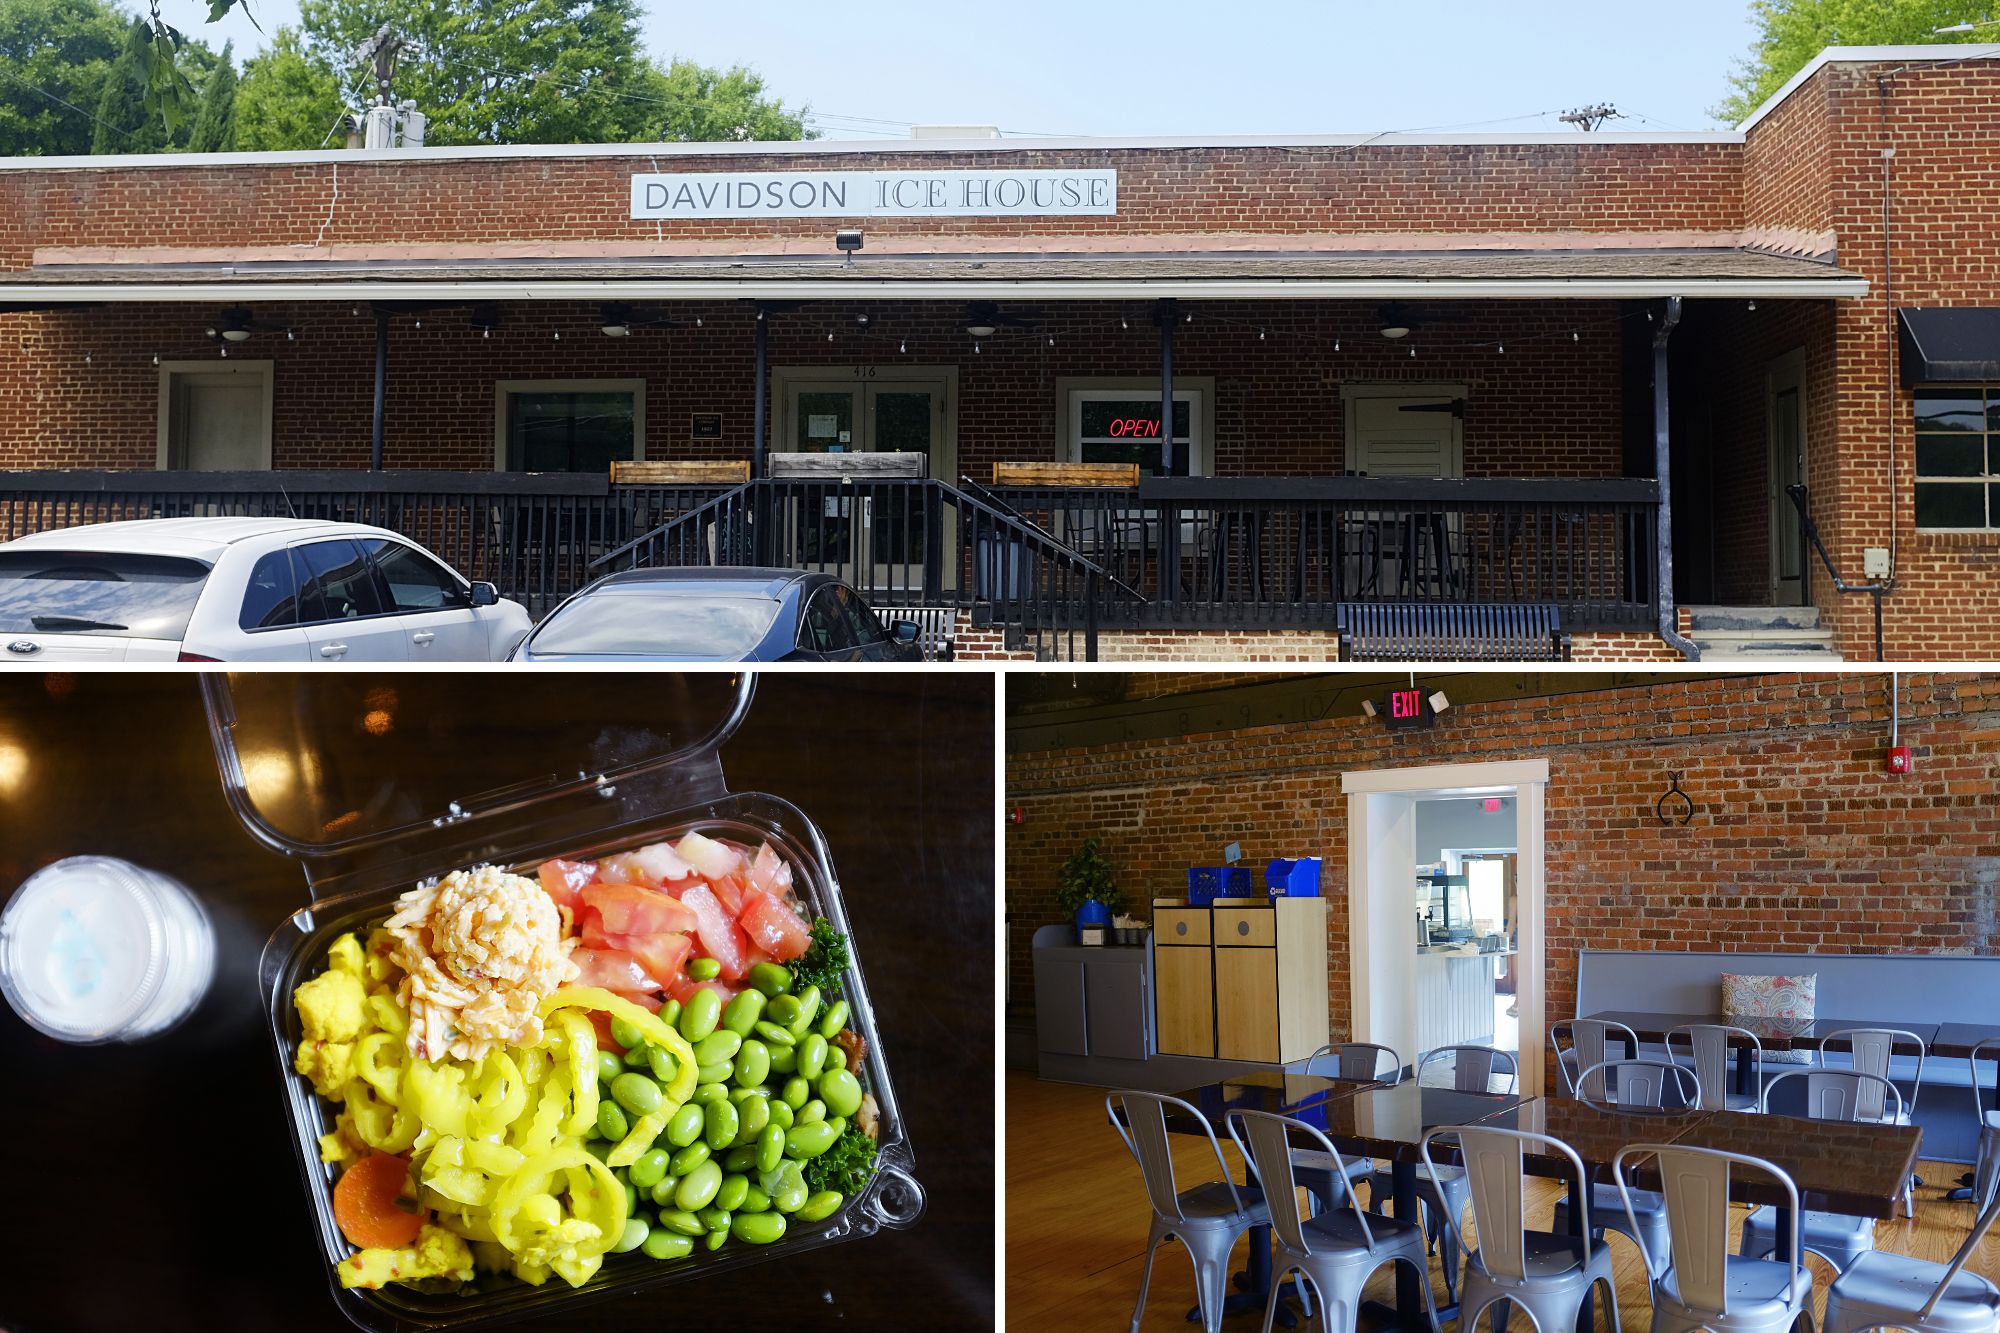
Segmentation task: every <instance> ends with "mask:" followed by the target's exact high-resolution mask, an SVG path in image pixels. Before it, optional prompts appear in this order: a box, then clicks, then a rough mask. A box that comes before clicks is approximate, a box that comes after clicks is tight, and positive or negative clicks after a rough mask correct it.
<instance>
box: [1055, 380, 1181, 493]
mask: <svg viewBox="0 0 2000 1333" xmlns="http://www.w3.org/2000/svg"><path fill="white" fill-rule="evenodd" d="M1201 397H1202V391H1201V390H1200V389H1180V388H1176V389H1175V390H1174V422H1173V430H1174V435H1173V439H1174V459H1173V467H1172V469H1171V470H1167V469H1164V468H1163V467H1162V465H1161V458H1160V453H1161V451H1160V391H1159V388H1158V386H1157V385H1155V386H1154V387H1153V389H1152V390H1151V391H1150V392H1149V391H1148V390H1146V389H1144V388H1120V387H1102V388H1093V387H1084V388H1074V389H1071V390H1070V393H1069V460H1070V461H1071V462H1073V463H1137V464H1138V465H1139V472H1140V475H1141V476H1149V477H1160V476H1175V477H1188V476H1195V477H1199V476H1206V475H1207V474H1208V440H1207V439H1206V438H1205V437H1204V435H1203V433H1202V401H1201Z"/></svg>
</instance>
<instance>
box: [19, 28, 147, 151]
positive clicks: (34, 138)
mask: <svg viewBox="0 0 2000 1333" xmlns="http://www.w3.org/2000/svg"><path fill="white" fill-rule="evenodd" d="M128 22H129V20H128V19H127V18H126V17H125V16H124V15H123V14H121V13H119V12H118V11H117V9H115V8H113V7H112V5H111V4H110V3H108V0H0V157H32V156H61V155H69V154H81V153H88V152H89V151H90V141H91V139H92V137H93V134H92V131H93V130H94V128H95V122H93V121H92V120H91V118H90V117H91V115H92V114H93V113H94V112H95V111H96V110H97V100H98V96H99V92H100V90H101V89H102V88H103V86H104V77H105V75H106V74H107V73H108V72H109V71H110V69H111V62H112V61H114V60H116V59H117V58H118V52H119V50H120V48H121V47H123V45H124V43H125V29H126V25H127V23H128Z"/></svg>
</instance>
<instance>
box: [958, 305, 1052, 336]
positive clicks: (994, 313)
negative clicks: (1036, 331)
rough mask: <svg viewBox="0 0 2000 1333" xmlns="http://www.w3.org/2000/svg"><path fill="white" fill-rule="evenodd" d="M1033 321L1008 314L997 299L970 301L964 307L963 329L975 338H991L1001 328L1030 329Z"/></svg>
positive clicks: (1033, 323)
mask: <svg viewBox="0 0 2000 1333" xmlns="http://www.w3.org/2000/svg"><path fill="white" fill-rule="evenodd" d="M1034 327H1035V322H1034V321H1033V320H1031V319H1027V318H1025V317H1023V316H1021V315H1010V314H1007V313H1006V312H1005V311H1003V310H1001V309H1000V304H999V302H997V301H971V302H968V303H967V304H966V307H965V331H966V332H967V333H969V334H971V335H972V336H973V337H975V338H991V337H992V336H993V335H994V334H995V333H997V332H999V331H1000V330H1001V329H1032V328H1034Z"/></svg>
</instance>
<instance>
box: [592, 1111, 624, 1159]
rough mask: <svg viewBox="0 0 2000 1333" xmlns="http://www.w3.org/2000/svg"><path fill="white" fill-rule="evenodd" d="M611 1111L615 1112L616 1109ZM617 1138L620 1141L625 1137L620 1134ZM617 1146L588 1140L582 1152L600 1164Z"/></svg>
mask: <svg viewBox="0 0 2000 1333" xmlns="http://www.w3.org/2000/svg"><path fill="white" fill-rule="evenodd" d="M612 1109H613V1110H617V1108H616V1107H613V1108H612ZM618 1137H619V1138H621V1139H622V1138H624V1137H625V1136H624V1135H623V1134H620V1135H619V1136H618ZM617 1146H618V1145H617V1144H616V1143H606V1142H605V1141H604V1140H603V1139H590V1140H588V1141H587V1142H586V1143H585V1144H584V1145H583V1150H584V1151H585V1152H587V1153H589V1154H590V1155H591V1156H592V1157H595V1158H596V1159H597V1160H598V1161H600V1162H601V1161H603V1160H604V1159H605V1158H607V1157H609V1156H610V1155H611V1150H612V1149H613V1148H615V1147H617Z"/></svg>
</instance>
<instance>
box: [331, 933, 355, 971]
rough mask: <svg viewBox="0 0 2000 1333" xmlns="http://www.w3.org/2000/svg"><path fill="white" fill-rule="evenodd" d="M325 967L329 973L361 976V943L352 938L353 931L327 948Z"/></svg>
mask: <svg viewBox="0 0 2000 1333" xmlns="http://www.w3.org/2000/svg"><path fill="white" fill-rule="evenodd" d="M326 965H327V968H328V970H330V971H334V972H346V973H349V974H351V975H353V976H357V977H358V976H361V975H362V959H361V941H360V940H357V939H355V938H354V932H353V931H349V932H348V933H347V934H345V935H342V936H341V937H340V938H339V939H337V940H335V941H334V942H333V943H332V944H330V945H328V946H327V950H326Z"/></svg>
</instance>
